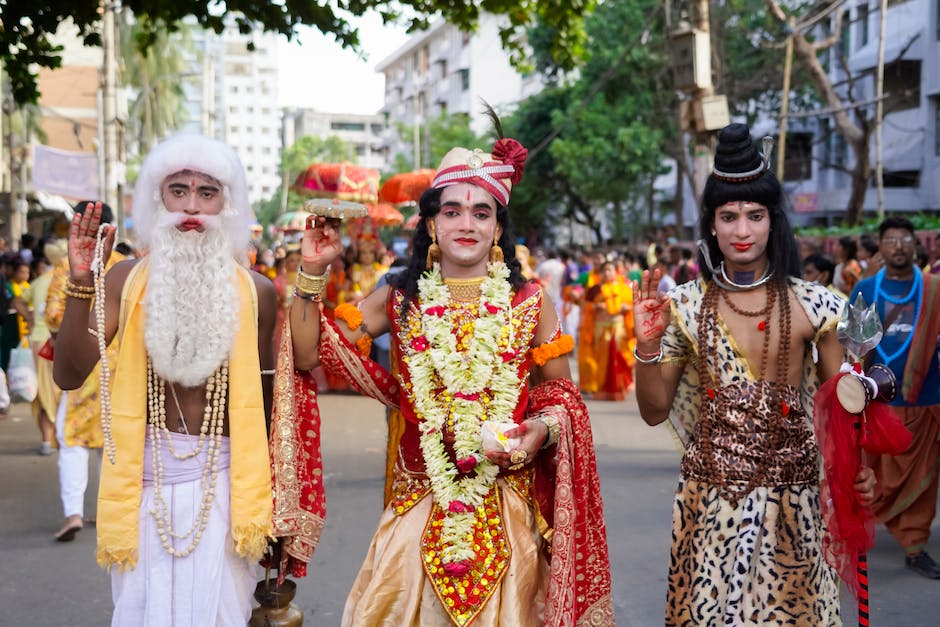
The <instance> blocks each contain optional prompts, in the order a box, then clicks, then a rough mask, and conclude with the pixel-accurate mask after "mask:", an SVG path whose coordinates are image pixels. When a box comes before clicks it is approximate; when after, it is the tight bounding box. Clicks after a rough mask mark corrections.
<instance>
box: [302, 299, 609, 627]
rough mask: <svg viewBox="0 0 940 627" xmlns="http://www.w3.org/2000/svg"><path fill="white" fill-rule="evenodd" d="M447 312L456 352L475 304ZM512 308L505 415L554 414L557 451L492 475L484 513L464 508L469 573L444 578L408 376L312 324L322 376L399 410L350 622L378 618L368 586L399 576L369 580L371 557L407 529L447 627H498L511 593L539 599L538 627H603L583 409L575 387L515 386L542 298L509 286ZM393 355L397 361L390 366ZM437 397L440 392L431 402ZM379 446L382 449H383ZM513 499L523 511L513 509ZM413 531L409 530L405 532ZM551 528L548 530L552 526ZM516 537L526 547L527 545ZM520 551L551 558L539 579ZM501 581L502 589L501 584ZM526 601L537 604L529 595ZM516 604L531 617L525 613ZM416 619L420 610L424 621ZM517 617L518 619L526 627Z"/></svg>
mask: <svg viewBox="0 0 940 627" xmlns="http://www.w3.org/2000/svg"><path fill="white" fill-rule="evenodd" d="M401 303H402V296H401V294H400V293H393V294H392V296H390V299H389V302H388V311H389V313H390V315H389V319H390V320H391V321H392V323H393V330H392V337H393V338H395V340H396V343H405V342H408V341H410V340H411V339H414V338H415V337H417V336H418V335H420V327H419V326H418V325H419V320H420V316H417V315H409V316H407V317H406V318H405V321H404V322H402V319H401V317H400V316H399V315H398V313H397V312H398V311H400V307H401ZM411 306H412V307H414V305H411ZM453 306H454V307H455V308H456V310H453V311H452V313H455V314H456V315H454V318H455V325H456V328H455V333H457V338H458V347H461V346H463V343H464V342H465V340H466V339H467V338H468V337H469V336H468V327H466V325H464V321H466V320H470V319H472V316H473V315H474V311H473V309H474V308H475V307H476V306H477V305H476V304H475V303H454V304H453ZM512 306H513V314H512V324H513V338H514V342H515V343H514V344H513V347H526V348H525V349H523V350H519V351H514V353H513V358H514V359H516V360H517V363H518V376H519V378H520V383H521V384H522V386H523V387H522V390H521V393H520V395H519V401H518V404H517V407H516V410H515V412H514V414H513V418H514V420H515V421H516V422H522V421H523V420H525V418H526V416H527V415H528V414H529V413H530V412H538V411H554V412H557V413H556V415H557V416H560V417H561V418H563V423H564V425H565V426H564V427H563V428H562V437H561V440H560V442H559V444H558V445H556V446H554V447H552V449H549V450H548V451H547V452H546V453H545V454H541V455H539V457H538V460H539V462H538V464H537V465H536V466H535V469H534V472H533V469H532V467H526V468H525V469H524V470H522V471H518V472H515V473H509V472H507V471H503V472H502V473H501V474H500V477H499V479H498V480H497V482H496V484H494V486H493V487H492V488H491V491H490V493H489V494H488V495H487V497H486V498H485V500H484V504H483V506H481V507H480V508H478V510H477V511H476V512H475V515H476V524H475V527H474V529H475V532H474V533H475V540H476V542H475V545H474V551H476V559H475V560H472V562H473V567H472V568H471V569H470V570H469V571H468V572H466V573H463V574H461V575H454V576H448V575H447V574H446V573H445V572H444V570H443V568H441V564H440V561H441V560H440V555H441V546H440V533H439V529H440V522H441V520H442V515H443V513H442V512H441V510H440V508H439V506H438V505H437V503H435V502H434V500H433V498H431V499H429V498H427V497H428V495H429V494H431V489H430V481H429V479H428V477H427V475H426V474H425V472H424V460H423V456H422V453H421V448H420V444H419V439H420V430H419V426H418V417H417V416H416V413H415V409H414V407H413V405H412V403H411V402H410V400H409V389H410V381H409V377H408V370H407V368H406V367H405V364H404V363H399V364H398V370H399V380H400V382H401V387H399V385H398V382H396V381H395V380H394V379H393V378H392V377H391V376H390V375H388V373H386V372H385V371H384V370H382V369H381V368H380V367H378V366H376V365H375V364H373V363H372V362H369V361H368V360H366V359H365V358H363V357H362V356H361V355H360V354H359V353H358V351H356V350H355V349H354V348H353V347H352V346H351V345H350V344H349V342H347V341H346V340H345V339H344V338H343V336H342V335H341V334H340V333H339V332H338V330H337V329H336V328H335V327H334V326H333V325H332V324H331V323H328V322H326V323H324V325H323V336H322V338H321V363H323V365H324V367H325V368H327V370H328V371H333V372H337V373H343V375H344V376H346V377H348V378H349V380H351V381H353V382H354V385H355V386H356V387H357V388H358V389H359V390H360V391H361V392H363V393H365V394H368V395H372V396H374V397H376V398H378V399H379V400H382V401H383V402H385V403H387V404H391V405H392V406H399V405H400V408H401V416H402V418H401V422H400V424H399V426H400V427H401V428H400V429H399V432H400V436H399V437H398V442H397V446H396V447H395V457H394V463H393V464H392V463H391V460H390V465H391V466H392V472H393V475H394V476H393V477H392V480H391V481H390V489H389V492H390V495H389V496H388V497H387V501H388V504H389V505H388V508H387V509H386V514H385V515H383V518H382V522H381V523H380V528H379V531H378V532H377V534H376V540H375V541H374V542H373V547H372V549H371V550H370V557H368V558H367V563H366V565H365V566H364V567H363V571H362V572H361V573H360V578H359V579H358V580H357V582H356V584H355V585H354V590H353V593H352V594H351V595H350V603H353V604H354V605H356V607H355V609H354V611H355V612H356V618H355V619H354V620H355V621H361V620H366V621H367V622H366V623H361V624H371V623H369V622H368V619H367V618H363V617H368V616H373V617H375V618H376V620H378V616H379V614H380V613H381V612H380V611H378V609H377V607H378V605H377V604H380V603H381V602H382V601H381V597H382V594H381V593H380V592H379V591H378V588H377V587H376V586H378V587H381V586H386V587H387V586H389V585H391V586H398V585H400V581H399V582H396V581H391V582H384V581H376V578H378V577H379V576H380V573H379V572H378V571H380V570H382V569H383V568H384V566H383V563H382V557H383V555H379V554H378V553H381V552H384V557H385V558H386V559H388V553H389V552H390V551H393V549H394V547H395V546H398V545H399V544H400V543H401V542H402V541H403V540H402V538H403V537H405V535H406V534H407V533H411V536H409V537H414V538H416V539H417V538H420V550H421V559H422V566H423V570H424V577H423V580H424V581H425V582H426V583H427V584H428V586H429V587H430V589H431V590H433V595H434V598H436V599H437V600H438V601H439V607H440V608H443V610H444V613H445V614H446V616H447V617H448V618H449V620H450V622H451V623H453V624H454V625H458V626H462V625H467V624H469V623H470V622H471V621H474V620H477V619H479V620H481V621H484V622H486V623H487V624H489V623H488V621H495V622H494V624H497V623H498V620H499V619H498V616H499V614H498V612H499V610H498V609H497V606H500V605H502V604H504V603H506V602H507V601H505V599H506V598H507V597H506V595H507V593H509V594H510V596H512V595H515V594H528V595H532V594H544V595H545V596H544V597H538V598H539V599H544V604H545V608H544V613H545V617H546V620H545V624H548V625H575V624H596V625H612V624H613V610H612V605H611V598H610V574H609V563H608V561H607V548H606V547H607V544H606V531H605V528H604V524H603V507H602V505H601V501H600V492H599V486H598V482H597V473H596V463H595V460H594V453H593V440H592V436H591V429H590V423H589V420H588V414H587V411H586V409H585V408H584V405H583V402H581V399H580V394H579V393H578V391H577V389H576V388H575V386H574V385H573V384H572V383H571V382H570V381H567V380H565V381H561V380H558V381H551V382H548V383H544V384H542V385H541V386H539V387H537V388H534V389H533V390H532V391H531V393H532V394H533V396H532V397H531V398H530V390H529V389H528V386H527V385H526V381H527V379H528V372H529V367H530V365H531V356H530V353H529V351H528V350H527V348H528V347H531V343H532V341H533V337H534V333H535V330H536V328H537V326H538V322H539V319H540V314H541V307H542V298H541V291H540V289H539V288H538V286H537V285H533V284H529V285H527V286H526V287H524V288H523V289H522V290H520V291H519V292H518V293H517V294H516V295H515V297H514V298H513V302H512ZM415 311H416V310H413V311H412V313H414V312H415ZM464 348H465V347H464ZM401 359H402V358H401V357H400V356H399V361H400V360H401ZM444 395H445V392H444V391H443V390H442V395H441V397H442V398H443V396H444ZM445 441H446V439H445ZM389 449H390V452H391V451H392V446H391V444H390V447H389ZM428 503H430V504H428ZM520 504H524V505H521V508H520ZM588 510H590V511H588ZM523 512H524V521H528V522H523V524H524V525H530V529H531V532H530V533H532V532H535V533H536V535H537V536H539V537H541V538H542V540H541V541H540V543H539V544H540V545H541V549H539V548H538V545H532V544H531V538H532V536H531V535H529V536H526V534H524V533H521V528H520V527H519V524H520V520H519V519H518V516H520V515H523V514H522V513H523ZM507 516H508V518H507ZM415 517H417V519H420V521H418V520H417V519H416V518H415ZM416 524H418V525H420V528H419V529H418V530H417V531H413V530H414V527H413V525H416ZM552 524H555V525H556V527H555V528H554V529H552ZM383 530H385V531H383ZM406 530H412V531H406ZM380 536H381V537H380ZM525 537H528V538H529V540H528V541H526V540H525V539H524V538H525ZM514 538H515V539H514ZM517 543H518V546H516V544H517ZM523 547H525V551H529V550H532V551H535V552H536V553H535V554H536V555H539V554H540V555H541V556H542V557H541V558H540V559H542V560H547V559H548V557H549V555H551V568H550V569H548V570H547V571H545V572H542V571H540V570H539V569H538V567H537V562H530V561H529V558H528V557H520V558H519V560H521V561H519V562H518V564H517V563H516V562H514V561H513V555H514V553H515V551H516V550H517V549H519V550H522V548H523ZM402 549H403V548H402ZM403 550H404V549H403ZM411 550H413V548H412V549H411ZM524 563H525V564H528V566H526V569H527V570H526V572H525V574H523V573H522V572H521V571H518V572H517V571H516V570H515V569H517V568H521V567H522V566H523V564H524ZM514 564H515V565H514ZM373 568H374V569H377V570H372V569H373ZM533 569H534V570H533ZM367 570H368V571H369V572H368V573H366V571H367ZM401 570H402V571H403V572H401V573H398V574H397V575H396V577H397V578H398V579H404V578H407V577H408V575H407V574H406V573H405V572H404V571H407V568H406V566H402V567H401ZM382 572H383V573H384V571H382ZM507 573H513V575H512V576H510V575H507ZM539 573H541V574H539ZM520 576H521V577H527V578H528V577H534V578H536V579H539V580H538V581H535V582H532V585H535V586H536V587H535V588H532V587H531V585H530V586H528V588H527V589H526V590H525V591H524V592H523V591H522V589H521V588H519V589H516V588H513V586H518V585H520V581H519V577H520ZM364 578H365V580H364ZM540 578H547V579H548V581H547V582H545V581H542V580H541V579H540ZM369 580H371V582H370V581H369ZM421 585H423V584H421ZM504 585H508V586H509V588H506V589H503V586H504ZM539 590H541V591H542V592H541V593H539V592H538V591H539ZM425 594H427V593H425ZM522 598H528V597H520V599H517V601H520V600H521V599H522ZM495 599H499V600H498V601H495ZM488 601H492V603H495V605H492V604H489V603H488ZM520 602H521V601H520ZM532 602H533V603H537V602H540V601H536V598H535V597H533V598H532ZM360 605H361V606H362V607H360ZM524 609H525V611H526V612H531V611H532V608H531V607H530V608H524ZM435 611H439V610H434V609H430V608H423V609H422V610H421V612H425V613H426V612H435ZM519 611H522V610H519ZM425 613H422V614H421V615H422V616H425ZM412 618H413V617H412ZM403 620H405V624H417V622H410V620H411V619H403ZM517 620H518V621H519V624H526V625H527V624H535V623H531V622H529V621H526V620H522V619H517ZM357 624H360V623H357Z"/></svg>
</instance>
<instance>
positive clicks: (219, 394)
mask: <svg viewBox="0 0 940 627" xmlns="http://www.w3.org/2000/svg"><path fill="white" fill-rule="evenodd" d="M227 392H228V361H225V362H223V363H222V366H221V367H220V368H219V369H218V370H217V371H216V372H215V373H213V375H212V376H211V377H209V380H208V381H206V409H205V412H204V414H203V420H202V426H201V427H200V430H199V431H200V433H199V443H198V444H197V445H196V447H195V448H194V449H193V451H191V452H190V453H184V454H183V455H178V454H177V453H176V451H175V450H174V448H173V442H172V438H171V437H170V432H169V430H168V429H167V426H166V385H165V381H164V380H163V379H162V378H161V377H159V376H158V375H157V374H156V373H155V372H154V371H153V364H152V363H151V362H150V360H149V359H148V360H147V407H148V412H147V413H148V420H147V423H148V429H149V431H150V438H151V442H152V445H153V456H152V457H153V463H152V466H153V478H154V479H153V493H154V509H153V510H152V511H151V513H152V514H153V517H154V519H155V520H156V523H157V534H158V535H159V537H160V543H161V544H162V545H163V548H164V549H165V550H166V552H167V553H169V554H170V555H172V556H173V557H186V556H187V555H189V554H190V553H192V552H193V551H194V550H195V549H196V547H197V546H198V545H199V541H200V540H201V539H202V534H203V532H204V531H205V528H206V525H207V524H208V522H209V515H210V514H211V513H212V503H213V501H214V500H215V486H216V480H217V479H218V476H219V455H220V453H221V450H222V430H223V423H224V416H225V405H226V396H227ZM180 419H183V417H182V416H180ZM164 436H166V439H167V443H168V448H169V450H170V453H171V454H172V455H173V457H174V458H176V459H178V460H184V459H189V458H191V457H194V456H195V455H197V454H198V453H199V452H200V451H201V450H202V449H203V447H205V449H206V462H205V465H204V466H203V471H202V479H201V482H200V483H201V486H202V500H201V503H200V506H199V511H198V512H197V513H196V515H195V516H194V517H193V524H192V526H191V527H190V528H189V530H188V531H187V532H186V533H176V532H174V531H173V525H172V521H171V520H170V514H169V507H168V505H167V502H166V499H165V498H164V496H163V478H164V471H163V457H162V449H163V446H162V439H163V437H164ZM190 536H192V540H191V541H190V543H189V545H188V546H187V547H186V548H185V549H183V550H177V549H176V548H175V547H174V546H173V543H172V542H171V540H170V538H171V537H172V538H176V539H179V540H182V539H185V538H188V537H190Z"/></svg>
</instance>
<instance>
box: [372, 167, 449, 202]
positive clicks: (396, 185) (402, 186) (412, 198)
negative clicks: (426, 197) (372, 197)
mask: <svg viewBox="0 0 940 627" xmlns="http://www.w3.org/2000/svg"><path fill="white" fill-rule="evenodd" d="M435 172H436V170H432V169H431V168H422V169H420V170H413V171H411V172H401V173H400V174H393V175H392V176H390V177H389V178H388V180H387V181H385V183H383V184H382V187H380V188H379V200H382V201H385V202H389V203H392V204H395V205H401V204H405V203H415V202H418V200H419V199H420V198H421V194H423V193H424V191H425V190H426V189H428V188H429V187H431V182H432V181H433V180H434V174H435Z"/></svg>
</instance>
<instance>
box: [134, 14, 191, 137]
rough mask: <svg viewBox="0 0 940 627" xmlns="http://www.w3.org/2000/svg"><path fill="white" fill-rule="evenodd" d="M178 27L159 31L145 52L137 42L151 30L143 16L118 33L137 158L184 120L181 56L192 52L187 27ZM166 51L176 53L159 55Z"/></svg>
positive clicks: (183, 66) (183, 62)
mask: <svg viewBox="0 0 940 627" xmlns="http://www.w3.org/2000/svg"><path fill="white" fill-rule="evenodd" d="M177 28H178V27H174V28H171V29H169V28H168V29H160V30H158V32H157V36H156V39H155V41H154V44H153V46H152V47H148V48H145V49H143V48H142V46H141V45H140V41H141V39H142V38H146V37H148V36H149V33H150V32H151V31H152V30H153V26H152V25H151V24H149V20H148V19H147V18H146V17H143V18H141V19H139V20H137V21H136V22H134V23H133V24H131V25H130V26H129V27H125V28H123V29H122V30H121V39H122V41H121V53H122V54H121V59H122V60H123V77H124V83H125V84H126V85H128V86H130V87H132V88H133V89H134V90H135V91H136V95H135V97H134V98H133V99H132V101H131V102H130V106H129V107H128V112H129V115H128V135H129V136H130V137H131V138H132V139H133V143H136V145H137V150H136V153H137V154H138V155H146V154H147V153H148V152H150V148H151V147H152V146H153V144H154V143H155V142H156V141H158V140H160V139H161V138H163V137H165V136H166V135H167V134H168V133H170V132H172V131H174V130H176V129H178V128H179V127H180V126H181V125H182V123H183V122H184V121H185V119H186V100H185V93H184V91H183V80H185V78H186V77H185V76H184V72H185V70H186V64H185V57H184V55H183V54H181V53H182V52H184V51H186V50H191V49H192V39H191V38H190V35H189V27H188V26H185V25H183V26H182V27H179V28H178V29H177ZM165 50H174V51H177V54H172V55H165V54H162V51H165Z"/></svg>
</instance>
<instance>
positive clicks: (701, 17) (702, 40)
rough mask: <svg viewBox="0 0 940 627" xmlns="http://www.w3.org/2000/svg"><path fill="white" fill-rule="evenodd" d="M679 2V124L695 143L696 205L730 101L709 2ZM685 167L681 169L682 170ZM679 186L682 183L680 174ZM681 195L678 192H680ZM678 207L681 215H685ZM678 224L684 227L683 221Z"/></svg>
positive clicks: (675, 65)
mask: <svg viewBox="0 0 940 627" xmlns="http://www.w3.org/2000/svg"><path fill="white" fill-rule="evenodd" d="M678 4H679V20H678V21H677V23H676V26H675V28H672V27H671V22H670V26H667V28H670V33H669V38H670V43H671V48H672V57H673V60H672V69H673V73H674V77H675V88H676V89H678V90H680V91H682V92H684V93H685V95H686V96H687V97H686V98H685V99H683V100H681V101H680V102H679V107H680V109H679V127H680V128H681V130H682V132H683V133H684V134H685V136H686V137H688V138H689V143H690V144H691V145H692V188H693V192H694V202H695V204H696V205H697V206H698V205H701V201H702V195H703V193H704V191H705V181H706V179H707V178H708V174H709V173H710V172H711V169H712V151H713V147H712V143H713V137H712V135H713V132H714V131H717V130H719V129H721V128H723V127H725V126H727V125H728V124H729V123H730V117H729V114H728V100H727V98H726V97H725V96H722V95H715V88H714V86H713V84H712V69H711V26H710V24H709V14H708V1H707V0H687V1H685V2H680V3H678ZM682 170H683V168H677V171H678V172H680V173H681V172H682ZM676 183H677V185H682V184H683V181H682V179H681V176H677V182H676ZM677 197H678V194H677ZM681 211H682V207H678V208H677V218H678V217H679V216H681V215H682V213H681ZM676 226H678V227H683V226H684V225H683V224H682V221H681V220H678V219H677V221H676Z"/></svg>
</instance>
